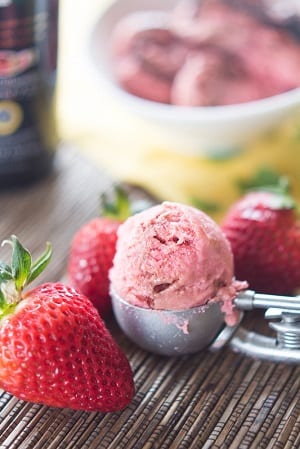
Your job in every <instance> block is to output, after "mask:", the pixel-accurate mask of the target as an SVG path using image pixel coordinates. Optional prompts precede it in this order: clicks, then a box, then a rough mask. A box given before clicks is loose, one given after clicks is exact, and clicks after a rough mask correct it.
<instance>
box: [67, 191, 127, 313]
mask: <svg viewBox="0 0 300 449" xmlns="http://www.w3.org/2000/svg"><path fill="white" fill-rule="evenodd" d="M115 194H116V197H115V203H114V204H112V203H109V202H107V198H106V196H105V195H104V196H103V197H102V202H103V214H102V216H101V217H97V218H94V219H92V220H91V221H90V222H88V223H86V224H84V225H83V226H82V227H81V228H80V229H79V230H78V231H77V233H76V234H75V235H74V237H73V240H72V243H71V248H70V254H69V262H68V276H69V280H70V283H71V284H72V285H73V286H74V287H75V288H76V289H77V290H79V291H80V292H81V293H83V294H84V295H86V296H87V297H88V298H89V299H90V300H91V301H92V303H93V304H94V306H95V307H96V308H97V309H98V310H99V312H100V314H101V315H102V316H106V315H107V314H108V313H109V312H110V311H111V300H110V296H109V279H108V272H109V270H110V268H111V266H112V261H113V258H114V255H115V250H116V241H117V230H118V227H119V225H120V224H121V222H122V221H123V220H124V219H125V218H127V217H128V216H129V215H130V208H129V201H128V197H127V195H126V193H125V192H124V191H123V190H122V189H120V188H116V189H115Z"/></svg>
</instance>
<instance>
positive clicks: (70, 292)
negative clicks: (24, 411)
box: [0, 236, 134, 412]
mask: <svg viewBox="0 0 300 449" xmlns="http://www.w3.org/2000/svg"><path fill="white" fill-rule="evenodd" d="M8 242H9V243H10V244H11V245H12V266H9V265H6V264H5V263H3V262H2V263H1V265H0V278H1V293H0V348H1V351H0V388H2V389H4V390H6V391H8V392H9V393H11V394H13V395H15V396H16V397H18V398H20V399H23V400H26V401H31V402H37V403H42V404H46V405H49V406H55V407H66V408H72V409H79V410H86V411H92V410H93V411H100V412H112V411H116V410H121V409H124V408H125V407H126V406H127V405H128V404H129V403H130V401H131V400H132V397H133V394H134V385H133V378H132V372H131V368H130V365H129V363H128V361H127V358H126V357H125V355H124V354H123V352H122V351H121V349H120V348H119V347H118V346H117V344H116V343H115V341H114V340H113V338H112V336H111V335H110V333H109V332H108V330H107V329H106V327H105V325H104V323H103V321H102V320H101V318H100V316H99V314H98V312H97V310H96V309H95V308H94V306H93V305H92V303H91V302H90V301H89V300H88V299H87V298H86V297H85V296H83V295H82V294H80V293H78V292H76V291H75V290H74V289H73V288H71V287H68V286H65V285H63V284H61V283H45V284H42V285H40V286H38V287H36V288H34V289H33V290H31V291H28V292H27V293H23V288H24V287H25V286H26V285H28V283H29V282H31V281H32V280H33V279H35V278H36V277H37V276H38V274H39V273H40V272H41V270H42V269H44V268H45V266H46V265H47V264H48V261H49V259H50V256H51V247H50V246H49V245H48V247H47V250H46V252H45V253H44V254H43V255H42V256H41V258H39V259H38V260H37V262H35V263H34V264H32V261H31V256H30V253H29V252H28V251H27V250H26V249H25V248H24V247H23V246H22V245H21V244H20V242H19V241H18V239H17V238H16V237H15V236H12V238H11V240H9V241H8Z"/></svg>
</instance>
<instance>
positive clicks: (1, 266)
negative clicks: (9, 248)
mask: <svg viewBox="0 0 300 449" xmlns="http://www.w3.org/2000/svg"><path fill="white" fill-rule="evenodd" d="M12 277H13V275H12V272H11V268H10V266H9V265H7V264H6V263H5V262H2V261H0V283H2V282H5V281H9V280H10V279H12Z"/></svg>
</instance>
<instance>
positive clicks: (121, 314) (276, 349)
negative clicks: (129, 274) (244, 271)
mask: <svg viewBox="0 0 300 449" xmlns="http://www.w3.org/2000/svg"><path fill="white" fill-rule="evenodd" d="M111 297H112V306H113V311H114V314H115V317H116V320H117V322H118V324H119V325H120V327H121V329H122V330H123V331H124V333H125V334H126V335H127V336H128V337H129V338H130V339H131V340H132V341H133V342H135V343H136V344H137V345H139V346H140V347H141V348H143V349H146V350H149V351H151V352H153V353H157V354H161V355H166V356H181V355H185V354H191V353H195V352H199V351H201V350H204V349H210V350H211V351H216V350H220V349H221V348H222V347H224V346H225V345H226V344H228V345H229V346H230V347H231V348H232V349H233V350H234V351H237V352H241V353H243V354H245V355H248V356H251V357H255V358H260V359H265V360H270V361H274V362H286V363H300V298H299V297H288V296H276V295H265V294H258V293H255V292H254V291H252V290H245V291H242V292H240V293H238V294H237V297H236V298H235V300H234V303H235V306H236V309H237V310H238V311H239V312H240V314H239V320H238V323H237V324H236V325H235V326H230V327H229V326H227V325H225V322H224V315H223V313H222V311H221V304H220V303H215V302H211V303H208V304H207V305H205V306H199V307H194V308H191V309H186V310H176V311H174V310H153V309H146V308H142V307H139V306H135V305H132V304H129V303H127V302H126V301H124V300H123V299H122V298H120V297H119V296H118V295H117V294H116V292H114V291H113V289H111ZM257 308H258V309H265V310H266V312H265V318H266V319H268V320H270V323H269V325H270V327H271V328H272V329H273V331H275V334H276V335H275V336H274V337H269V336H264V335H260V334H257V333H255V332H250V331H248V330H246V329H244V328H243V327H242V326H241V322H242V319H243V316H244V311H247V310H253V309H257ZM271 320H273V321H271Z"/></svg>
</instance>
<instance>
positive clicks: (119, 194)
mask: <svg viewBox="0 0 300 449" xmlns="http://www.w3.org/2000/svg"><path fill="white" fill-rule="evenodd" d="M100 199H101V206H102V215H103V216H104V217H108V218H112V219H114V220H120V221H123V220H126V218H128V217H129V216H130V215H131V205H130V201H129V197H128V195H127V193H126V192H125V190H124V189H123V188H122V187H121V186H119V185H114V188H113V195H111V193H110V192H104V193H102V195H101V198H100Z"/></svg>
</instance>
